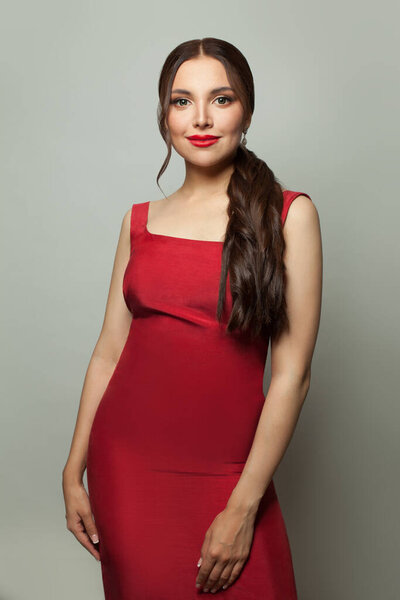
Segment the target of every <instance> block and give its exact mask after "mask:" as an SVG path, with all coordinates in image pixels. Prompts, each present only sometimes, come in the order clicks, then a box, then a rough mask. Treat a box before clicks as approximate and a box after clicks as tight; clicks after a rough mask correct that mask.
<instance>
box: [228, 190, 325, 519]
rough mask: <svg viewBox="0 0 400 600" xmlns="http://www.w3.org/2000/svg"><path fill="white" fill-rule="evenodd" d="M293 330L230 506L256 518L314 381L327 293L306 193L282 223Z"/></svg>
mask: <svg viewBox="0 0 400 600" xmlns="http://www.w3.org/2000/svg"><path fill="white" fill-rule="evenodd" d="M283 231H284V236H285V241H286V251H285V266H286V273H287V287H286V302H287V307H288V308H287V310H288V318H289V323H290V329H289V331H288V332H285V333H284V334H282V335H281V337H280V339H279V340H274V339H272V340H271V382H270V386H269V389H268V394H267V396H266V399H265V403H264V407H263V410H262V413H261V416H260V420H259V423H258V426H257V430H256V434H255V436H254V441H253V445H252V448H251V451H250V453H249V456H248V459H247V461H246V465H245V467H244V469H243V471H242V474H241V476H240V479H239V481H238V483H237V485H236V487H235V488H234V490H233V492H232V494H231V496H230V498H229V500H228V504H227V505H228V506H229V507H232V508H233V509H234V510H237V511H239V512H243V513H244V514H246V515H249V516H253V517H255V515H256V513H257V509H258V506H259V503H260V501H261V499H262V497H263V495H264V493H265V491H266V489H267V487H268V485H269V483H270V481H271V479H272V477H273V474H274V472H275V470H276V469H277V467H278V465H279V463H280V461H281V460H282V457H283V455H284V453H285V451H286V449H287V447H288V445H289V442H290V440H291V438H292V435H293V433H294V429H295V427H296V424H297V421H298V418H299V415H300V411H301V408H302V406H303V403H304V400H305V398H306V396H307V393H308V390H309V387H310V380H311V361H312V355H313V352H314V347H315V344H316V339H317V334H318V328H319V321H320V312H321V298H322V243H321V233H320V224H319V217H318V212H317V209H316V208H315V206H314V204H313V203H312V201H311V200H310V199H309V198H307V197H306V196H298V197H297V198H296V199H295V200H294V201H293V203H292V204H291V206H290V208H289V212H288V215H287V219H286V223H285V226H284V228H283Z"/></svg>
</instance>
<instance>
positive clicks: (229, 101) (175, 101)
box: [171, 96, 233, 108]
mask: <svg viewBox="0 0 400 600" xmlns="http://www.w3.org/2000/svg"><path fill="white" fill-rule="evenodd" d="M219 98H224V99H225V100H228V102H225V103H224V104H219V103H217V104H219V106H226V104H230V103H231V102H233V99H232V98H229V96H218V97H217V98H215V99H216V100H218V99H219ZM180 100H187V98H176V99H175V100H172V102H171V104H176V106H179V107H180V108H183V106H186V105H182V104H177V103H178V102H179V101H180Z"/></svg>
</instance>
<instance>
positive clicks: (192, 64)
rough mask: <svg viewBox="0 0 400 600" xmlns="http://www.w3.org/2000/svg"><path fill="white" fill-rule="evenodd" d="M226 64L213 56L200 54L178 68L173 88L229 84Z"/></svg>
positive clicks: (202, 88)
mask: <svg viewBox="0 0 400 600" xmlns="http://www.w3.org/2000/svg"><path fill="white" fill-rule="evenodd" d="M229 85H230V84H229V81H228V77H227V74H226V71H225V67H224V65H223V64H222V63H221V62H220V61H219V60H218V59H216V58H213V57H211V56H200V57H198V58H191V59H190V60H186V61H185V62H184V63H182V64H181V65H180V67H179V68H178V70H177V72H176V75H175V78H174V81H173V82H172V88H176V87H180V88H183V87H184V88H190V89H191V90H193V91H196V90H200V89H201V90H204V91H207V90H208V89H212V88H215V87H218V86H229Z"/></svg>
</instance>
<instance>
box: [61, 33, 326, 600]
mask: <svg viewBox="0 0 400 600" xmlns="http://www.w3.org/2000/svg"><path fill="white" fill-rule="evenodd" d="M159 96H160V104H159V111H158V119H159V127H160V131H161V134H162V136H163V138H164V140H165V141H166V143H167V145H168V156H167V158H166V160H165V162H164V164H163V166H162V168H161V170H160V173H159V174H158V177H157V183H158V179H159V177H160V175H161V174H162V173H163V172H164V170H165V168H166V166H167V164H168V161H169V158H170V154H171V145H172V146H173V147H174V148H175V150H176V152H177V153H178V154H180V155H181V156H182V157H183V159H184V161H185V167H186V176H185V180H184V183H183V185H182V186H181V187H180V188H179V189H178V190H177V191H176V192H175V193H173V194H172V195H171V196H169V197H165V198H164V199H161V200H158V201H153V202H149V201H145V202H143V201H142V202H139V203H135V204H134V205H133V206H132V208H131V210H129V211H128V212H127V213H126V214H125V216H124V219H123V223H122V228H121V233H120V240H119V243H118V247H117V251H116V257H115V263H114V269H113V274H112V279H111V284H110V292H109V297H108V301H107V307H106V314H105V319H104V323H103V327H102V330H101V334H100V337H99V340H98V342H97V344H96V347H95V349H94V352H93V356H92V358H91V361H90V364H89V367H88V371H87V374H86V378H85V382H84V387H83V391H82V397H81V403H80V408H79V412H78V418H77V424H76V428H75V432H74V437H73V440H72V445H71V450H70V454H69V457H68V460H67V463H66V465H65V467H64V471H63V489H64V497H65V504H66V518H67V528H68V529H69V530H70V531H71V532H73V533H74V535H75V536H76V537H77V539H78V540H79V541H80V542H81V544H82V545H83V546H85V548H87V550H88V551H89V552H91V554H93V556H95V557H96V558H97V559H101V568H102V580H103V585H104V591H105V597H106V598H107V600H133V599H134V598H135V599H138V600H139V599H141V600H142V599H143V600H150V599H151V600H153V599H154V600H165V599H174V600H189V599H190V598H196V597H197V596H198V593H199V592H207V591H209V592H215V591H219V590H221V591H223V590H226V591H224V593H225V594H226V596H227V597H228V598H232V599H240V600H243V599H249V600H250V599H257V600H260V599H261V598H263V599H266V600H278V599H279V600H283V599H284V600H292V599H295V598H296V597H297V596H296V586H295V579H294V573H293V566H292V559H291V552H290V547H289V542H288V537H287V534H286V529H285V524H284V520H283V517H282V513H281V510H280V505H279V502H278V498H277V495H276V492H275V488H274V483H273V480H272V476H273V474H274V472H275V470H276V468H277V466H278V464H279V462H280V461H281V459H282V457H283V455H284V452H285V450H286V448H287V446H288V444H289V441H290V438H291V436H292V434H293V431H294V428H295V425H296V422H297V420H298V417H299V413H300V410H301V407H302V404H303V402H304V400H305V398H306V395H307V392H308V389H309V385H310V373H311V360H312V354H313V351H314V346H315V342H316V337H317V331H318V327H319V318H320V303H321V287H322V252H321V238H320V227H319V218H318V213H317V210H316V208H315V206H314V204H313V203H312V201H311V198H310V196H308V194H301V193H300V192H293V191H289V190H284V191H283V190H282V188H281V187H280V185H279V184H278V182H277V180H276V178H275V176H274V174H273V172H272V171H271V169H270V168H269V167H268V166H267V165H266V163H265V162H263V161H262V160H261V159H259V158H257V156H256V155H255V154H254V153H253V152H251V151H250V150H248V149H246V147H245V143H246V140H245V139H243V140H242V139H241V138H242V132H244V133H246V131H247V129H248V128H249V126H250V122H251V116H252V113H253V110H254V87H253V79H252V75H251V71H250V68H249V66H248V64H247V61H246V59H245V58H244V56H243V55H242V54H241V53H240V52H239V50H238V49H236V48H235V47H234V46H232V45H231V44H229V43H227V42H225V41H222V40H219V39H215V38H205V39H203V40H191V41H188V42H185V43H183V44H180V45H179V46H178V47H177V48H175V49H174V50H173V51H172V52H171V53H170V55H169V56H168V57H167V59H166V61H165V63H164V66H163V69H162V71H161V74H160V80H159ZM294 200H296V201H295V202H294ZM292 204H293V205H292ZM290 206H291V208H290V212H289V207H290ZM286 217H287V223H286V225H285V229H283V224H284V223H285V221H286ZM269 340H270V341H271V371H272V378H271V383H270V386H269V390H268V394H267V396H266V398H264V394H263V389H262V388H263V374H264V367H265V360H266V356H267V350H268V342H269ZM85 468H86V469H87V479H88V492H89V495H87V493H86V491H85V488H84V486H83V483H82V479H83V473H84V470H85ZM89 498H90V502H89ZM91 540H92V541H91Z"/></svg>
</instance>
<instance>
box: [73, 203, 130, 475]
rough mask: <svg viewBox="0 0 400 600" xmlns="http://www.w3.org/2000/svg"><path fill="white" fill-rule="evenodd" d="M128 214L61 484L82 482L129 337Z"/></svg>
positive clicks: (121, 232) (123, 225)
mask: <svg viewBox="0 0 400 600" xmlns="http://www.w3.org/2000/svg"><path fill="white" fill-rule="evenodd" d="M130 214H131V209H130V210H129V211H128V212H127V213H126V214H125V215H124V218H123V221H122V225H121V231H120V236H119V240H118V246H117V250H116V254H115V259H114V265H113V271H112V276H111V283H110V289H109V293H108V299H107V305H106V311H105V316H104V321H103V325H102V329H101V332H100V335H99V338H98V341H97V343H96V345H95V348H94V350H93V353H92V356H91V359H90V362H89V365H88V368H87V371H86V376H85V380H84V384H83V389H82V394H81V398H80V404H79V410H78V415H77V420H76V425H75V430H74V434H73V438H72V442H71V448H70V452H69V456H68V459H67V462H66V465H65V467H64V469H63V482H64V484H65V483H66V482H68V483H72V482H81V480H82V476H83V473H84V471H85V468H86V455H87V447H88V441H89V434H90V430H91V426H92V422H93V419H94V416H95V413H96V410H97V407H98V405H99V403H100V400H101V398H102V396H103V394H104V391H105V389H106V387H107V385H108V382H109V380H110V378H111V376H112V374H113V372H114V369H115V367H116V364H117V362H118V360H119V357H120V354H121V352H122V350H123V347H124V345H125V342H126V339H127V337H128V333H129V328H130V325H131V322H132V314H131V313H130V311H129V310H128V308H127V306H126V304H125V300H124V297H123V293H122V283H123V276H124V273H125V269H126V266H127V264H128V261H129V255H130Z"/></svg>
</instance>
